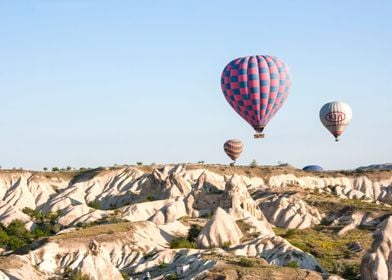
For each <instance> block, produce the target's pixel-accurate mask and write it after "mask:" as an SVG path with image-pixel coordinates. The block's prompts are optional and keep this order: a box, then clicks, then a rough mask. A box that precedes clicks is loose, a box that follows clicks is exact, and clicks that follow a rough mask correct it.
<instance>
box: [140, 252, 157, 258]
mask: <svg viewBox="0 0 392 280" xmlns="http://www.w3.org/2000/svg"><path fill="white" fill-rule="evenodd" d="M156 254H157V253H156V252H154V251H151V252H149V253H147V254H145V255H144V256H143V259H144V260H148V259H149V258H151V257H153V256H155V255H156Z"/></svg>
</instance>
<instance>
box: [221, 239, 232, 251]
mask: <svg viewBox="0 0 392 280" xmlns="http://www.w3.org/2000/svg"><path fill="white" fill-rule="evenodd" d="M230 246H231V242H230V241H225V242H223V244H222V248H223V249H228V248H229V247H230Z"/></svg>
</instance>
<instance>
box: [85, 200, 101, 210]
mask: <svg viewBox="0 0 392 280" xmlns="http://www.w3.org/2000/svg"><path fill="white" fill-rule="evenodd" d="M87 205H88V207H91V208H94V209H97V210H101V205H100V204H99V202H98V201H96V200H94V201H90V202H89V203H87Z"/></svg>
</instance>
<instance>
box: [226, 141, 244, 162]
mask: <svg viewBox="0 0 392 280" xmlns="http://www.w3.org/2000/svg"><path fill="white" fill-rule="evenodd" d="M223 149H224V150H225V153H226V154H227V155H228V156H229V158H231V159H232V160H234V161H236V159H237V158H238V157H239V156H240V155H241V153H242V150H243V149H244V145H243V144H242V142H241V141H240V140H237V139H231V140H227V141H226V142H225V144H224V145H223Z"/></svg>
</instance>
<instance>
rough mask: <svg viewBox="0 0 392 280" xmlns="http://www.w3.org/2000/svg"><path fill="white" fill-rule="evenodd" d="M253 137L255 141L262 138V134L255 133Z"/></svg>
mask: <svg viewBox="0 0 392 280" xmlns="http://www.w3.org/2000/svg"><path fill="white" fill-rule="evenodd" d="M254 137H255V139H257V138H264V133H256V134H255V135H254Z"/></svg>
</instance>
